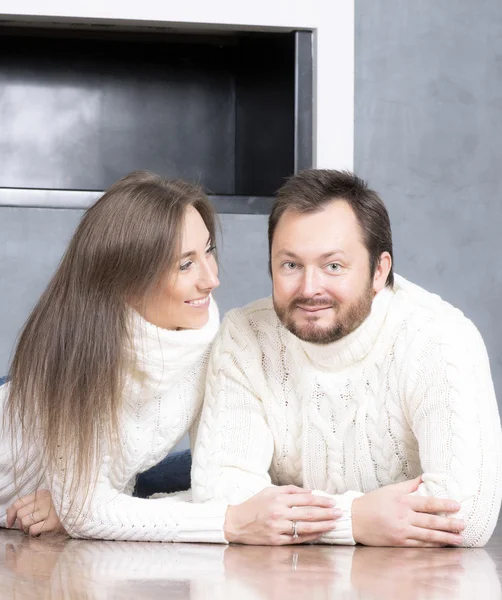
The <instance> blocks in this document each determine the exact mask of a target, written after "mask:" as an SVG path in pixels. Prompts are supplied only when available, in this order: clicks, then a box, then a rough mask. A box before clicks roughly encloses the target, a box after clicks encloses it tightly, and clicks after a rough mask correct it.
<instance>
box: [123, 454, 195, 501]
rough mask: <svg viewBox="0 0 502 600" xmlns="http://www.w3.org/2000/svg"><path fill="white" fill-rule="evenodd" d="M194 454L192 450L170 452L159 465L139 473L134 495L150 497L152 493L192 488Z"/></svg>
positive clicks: (167, 492)
mask: <svg viewBox="0 0 502 600" xmlns="http://www.w3.org/2000/svg"><path fill="white" fill-rule="evenodd" d="M191 469H192V454H191V452H190V450H184V451H182V452H174V453H173V454H168V455H167V456H166V458H164V460H162V461H160V462H159V463H158V464H157V465H155V466H154V467H152V468H151V469H149V470H148V471H145V472H144V473H141V474H140V475H138V479H137V480H136V487H135V488H134V495H135V496H138V497H139V498H148V496H151V495H152V494H159V493H162V494H171V493H172V492H181V491H183V490H188V489H189V488H190V470H191Z"/></svg>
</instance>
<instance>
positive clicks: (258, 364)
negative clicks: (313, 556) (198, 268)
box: [192, 276, 502, 546]
mask: <svg viewBox="0 0 502 600" xmlns="http://www.w3.org/2000/svg"><path fill="white" fill-rule="evenodd" d="M501 440H502V437H501V428H500V420H499V414H498V408H497V402H496V399H495V393H494V390H493V384H492V379H491V375H490V368H489V363H488V357H487V353H486V350H485V346H484V344H483V341H482V339H481V336H480V334H479V333H478V331H477V329H476V328H475V327H474V325H473V324H472V323H471V321H469V320H468V319H467V318H465V317H464V315H463V314H462V313H461V312H460V311H459V310H457V309H455V308H453V307H452V306H451V305H449V304H448V303H446V302H444V301H442V300H441V298H439V297H438V296H436V295H434V294H430V293H428V292H426V291H425V290H423V289H421V288H420V287H418V286H416V285H413V284H411V283H409V282H407V281H406V280H404V279H403V278H401V277H397V276H396V284H395V286H394V289H393V290H391V289H389V288H385V289H384V290H383V291H381V292H380V293H379V294H377V296H376V297H375V299H374V301H373V305H372V310H371V314H370V315H369V316H368V317H367V319H366V320H365V321H364V322H363V323H362V324H361V325H360V326H359V327H358V328H357V329H356V330H355V331H354V332H352V333H351V334H349V335H348V336H346V337H345V338H343V339H341V340H340V341H337V342H334V343H332V344H328V345H314V344H310V343H306V342H302V341H301V340H299V339H298V338H297V337H295V336H294V335H293V334H291V333H290V332H289V331H287V330H286V329H285V328H284V327H283V326H282V325H281V323H280V322H279V320H278V318H277V316H276V314H275V311H274V308H273V305H272V301H271V299H264V300H259V301H257V302H254V303H252V304H250V305H248V306H247V307H245V308H243V309H236V310H234V311H231V312H230V313H229V314H228V315H227V317H226V318H225V320H224V322H223V324H222V327H221V329H220V332H219V334H218V336H217V338H216V341H215V343H214V345H213V350H212V354H211V358H210V363H209V371H208V379H207V387H206V401H205V405H204V409H203V413H202V418H201V425H200V428H199V433H198V438H197V447H196V452H195V457H194V465H193V469H192V490H193V494H194V500H196V501H207V500H210V499H219V500H225V501H229V502H230V503H232V504H235V503H238V502H241V501H243V500H245V499H247V498H249V497H250V496H252V495H253V494H255V493H257V492H258V491H260V490H261V489H263V488H264V487H266V486H268V485H270V484H271V483H273V484H278V485H283V484H291V483H294V484H297V485H300V486H302V485H303V486H305V487H307V488H310V489H318V490H321V491H324V492H327V493H329V494H333V495H335V496H336V501H337V504H338V506H339V507H341V508H342V509H343V511H344V516H343V517H342V518H341V519H340V521H338V524H337V528H336V530H334V531H333V532H331V533H330V534H328V535H327V536H325V537H324V538H323V539H322V541H323V542H328V543H341V544H351V543H354V540H353V537H352V524H351V505H352V501H353V499H354V498H355V497H358V496H360V495H361V494H364V493H365V492H369V491H371V490H374V489H376V488H379V487H382V486H386V485H389V484H392V483H396V482H400V481H403V480H406V479H412V478H414V477H417V476H418V475H421V474H423V483H422V484H421V485H420V487H419V489H418V491H417V492H416V493H417V494H420V495H423V496H437V497H442V498H451V499H455V500H458V501H459V502H461V504H462V510H461V513H460V515H459V516H460V517H462V518H464V519H465V520H466V529H465V531H464V533H463V538H464V545H465V546H481V545H483V544H485V543H486V541H487V540H488V539H489V537H490V535H491V533H492V531H493V528H494V527H495V524H496V521H497V515H498V512H499V508H500V501H501V493H502V481H501V474H500V471H501V465H500V461H501V450H502V445H501Z"/></svg>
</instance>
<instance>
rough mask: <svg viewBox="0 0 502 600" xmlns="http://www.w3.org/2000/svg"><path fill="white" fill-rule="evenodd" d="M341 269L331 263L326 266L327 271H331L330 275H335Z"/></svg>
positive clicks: (338, 265)
mask: <svg viewBox="0 0 502 600" xmlns="http://www.w3.org/2000/svg"><path fill="white" fill-rule="evenodd" d="M341 268H342V266H341V265H340V264H338V263H331V264H330V265H328V271H331V272H332V273H337V272H338V271H340V269H341Z"/></svg>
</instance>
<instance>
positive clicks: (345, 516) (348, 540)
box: [312, 490, 364, 546]
mask: <svg viewBox="0 0 502 600" xmlns="http://www.w3.org/2000/svg"><path fill="white" fill-rule="evenodd" d="M312 493H313V494H317V495H318V496H328V497H330V498H333V500H335V502H336V508H339V509H340V510H341V511H342V516H341V517H340V518H339V519H337V521H336V528H335V529H333V531H330V532H329V533H326V534H324V535H323V536H322V537H321V538H320V539H319V542H318V543H321V544H339V545H342V546H355V544H356V542H355V540H354V537H353V535H352V502H353V501H354V500H355V499H356V498H359V497H360V496H364V494H363V493H362V492H345V494H340V495H332V494H327V493H326V492H321V491H319V490H313V491H312Z"/></svg>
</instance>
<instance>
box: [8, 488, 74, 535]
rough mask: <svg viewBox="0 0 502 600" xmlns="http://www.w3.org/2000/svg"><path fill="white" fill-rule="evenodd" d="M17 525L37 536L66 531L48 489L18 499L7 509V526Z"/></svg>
mask: <svg viewBox="0 0 502 600" xmlns="http://www.w3.org/2000/svg"><path fill="white" fill-rule="evenodd" d="M16 521H17V526H18V528H19V529H22V530H23V531H24V532H25V533H27V534H29V535H32V536H36V535H40V534H41V533H66V530H65V529H64V527H63V525H62V524H61V521H60V520H59V517H58V515H57V513H56V509H55V507H54V504H53V502H52V496H51V494H50V492H49V491H48V490H37V491H36V492H35V493H34V494H29V495H28V496H24V497H23V498H20V499H19V500H16V502H14V504H13V505H12V506H10V507H9V508H8V509H7V527H12V526H13V525H14V524H15V523H16Z"/></svg>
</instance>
